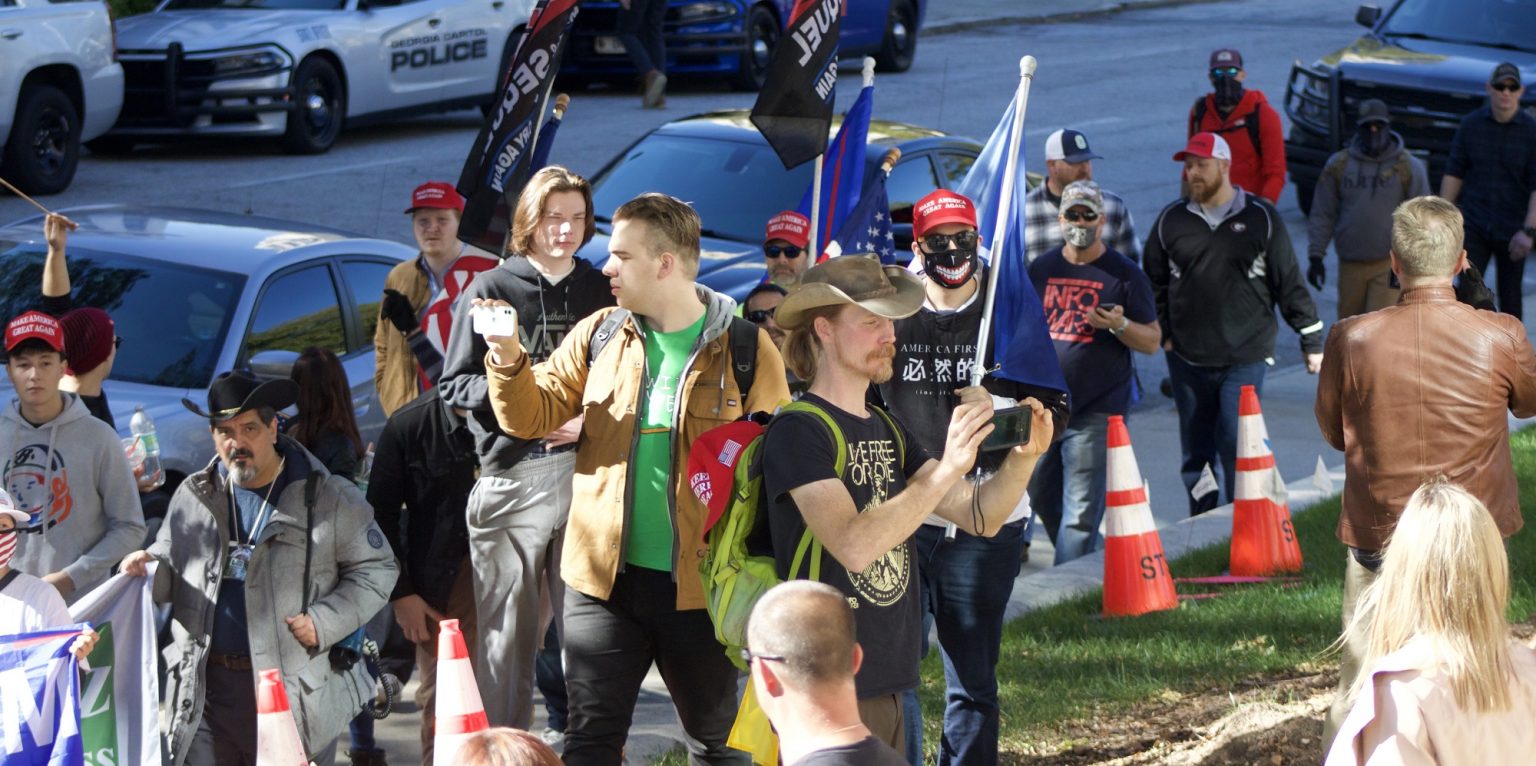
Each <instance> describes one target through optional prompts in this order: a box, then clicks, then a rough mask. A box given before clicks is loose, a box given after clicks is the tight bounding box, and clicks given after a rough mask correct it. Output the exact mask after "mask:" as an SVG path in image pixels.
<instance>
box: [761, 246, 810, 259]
mask: <svg viewBox="0 0 1536 766" xmlns="http://www.w3.org/2000/svg"><path fill="white" fill-rule="evenodd" d="M803 252H805V248H803V247H795V246H794V245H764V246H763V255H766V256H768V257H769V258H788V259H790V260H794V259H796V258H799V257H800V254H801V253H803Z"/></svg>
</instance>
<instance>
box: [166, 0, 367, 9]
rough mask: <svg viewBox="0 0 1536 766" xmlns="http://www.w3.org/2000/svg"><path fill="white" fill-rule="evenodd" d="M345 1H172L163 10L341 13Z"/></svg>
mask: <svg viewBox="0 0 1536 766" xmlns="http://www.w3.org/2000/svg"><path fill="white" fill-rule="evenodd" d="M346 6H347V4H346V2H345V0H170V2H168V3H166V4H165V7H164V8H162V9H161V10H165V11H198V10H203V9H205V8H256V9H259V10H265V11H339V10H341V9H343V8H345V7H346Z"/></svg>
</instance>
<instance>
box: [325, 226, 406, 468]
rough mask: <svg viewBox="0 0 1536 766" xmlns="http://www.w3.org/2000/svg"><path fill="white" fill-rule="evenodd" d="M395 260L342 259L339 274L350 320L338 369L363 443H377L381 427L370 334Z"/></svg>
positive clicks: (361, 257) (359, 257)
mask: <svg viewBox="0 0 1536 766" xmlns="http://www.w3.org/2000/svg"><path fill="white" fill-rule="evenodd" d="M396 263H397V262H396V261H391V260H388V259H386V258H377V257H371V256H345V257H343V258H341V274H342V279H343V281H344V282H345V284H346V288H345V295H346V297H347V301H346V303H347V305H348V309H349V310H348V312H347V313H348V314H349V315H350V316H351V317H353V319H354V321H353V327H352V333H351V338H350V340H349V341H348V344H347V345H348V350H347V352H346V354H338V356H340V357H341V366H342V367H343V368H345V369H346V371H347V382H348V383H349V384H350V385H351V386H352V412H353V414H354V415H356V416H357V430H358V432H359V433H361V434H362V435H363V441H364V442H369V443H371V442H374V441H377V440H378V436H379V431H380V430H381V429H383V428H384V420H385V418H384V411H383V410H382V409H381V408H380V407H379V393H378V391H377V390H376V389H375V387H374V384H373V372H374V355H373V331H374V328H375V327H376V326H377V325H378V321H379V301H380V300H382V299H383V297H384V281H385V279H386V278H388V277H389V270H390V269H392V268H394V266H395V264H396Z"/></svg>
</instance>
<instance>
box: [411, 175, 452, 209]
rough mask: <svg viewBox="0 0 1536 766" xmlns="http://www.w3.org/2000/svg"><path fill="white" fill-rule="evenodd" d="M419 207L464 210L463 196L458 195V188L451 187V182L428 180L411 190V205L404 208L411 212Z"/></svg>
mask: <svg viewBox="0 0 1536 766" xmlns="http://www.w3.org/2000/svg"><path fill="white" fill-rule="evenodd" d="M419 208H434V209H437V210H457V211H459V212H460V213H463V212H464V198H463V197H460V196H459V190H458V189H455V188H453V184H450V183H446V182H444V181H428V182H426V183H424V184H422V185H420V186H418V187H416V191H413V192H411V206H410V207H408V208H406V209H405V212H407V213H413V212H415V211H416V210H417V209H419Z"/></svg>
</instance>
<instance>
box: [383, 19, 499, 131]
mask: <svg viewBox="0 0 1536 766" xmlns="http://www.w3.org/2000/svg"><path fill="white" fill-rule="evenodd" d="M498 5H499V6H500V7H499V8H498V7H496V6H498ZM361 13H362V14H363V16H364V18H365V20H366V21H365V23H364V27H365V33H364V34H365V38H366V40H367V42H368V44H369V45H372V46H375V48H376V50H375V52H374V53H373V54H372V55H371V56H369V59H370V61H372V62H373V64H374V66H375V67H376V68H377V74H378V77H376V78H374V79H373V82H371V83H366V84H363V85H364V87H365V88H366V89H367V91H368V98H369V100H370V101H371V102H372V103H373V105H372V107H371V108H369V109H368V111H382V110H386V109H400V108H406V107H411V106H416V105H421V104H427V103H432V102H437V101H448V100H452V99H457V98H467V97H471V96H484V95H486V94H489V93H490V92H491V91H492V90H493V89H494V87H495V86H494V83H495V79H496V75H495V71H496V69H497V65H498V63H499V61H500V59H499V56H500V52H501V48H502V46H503V44H504V42H505V39H506V36H507V24H506V22H505V21H504V19H505V18H506V17H507V16H509V15H510V12H509V11H508V10H507V6H506V0H502V2H500V3H497V2H496V0H366V3H365V5H364V10H362V11H361Z"/></svg>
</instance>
